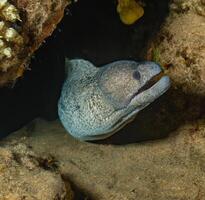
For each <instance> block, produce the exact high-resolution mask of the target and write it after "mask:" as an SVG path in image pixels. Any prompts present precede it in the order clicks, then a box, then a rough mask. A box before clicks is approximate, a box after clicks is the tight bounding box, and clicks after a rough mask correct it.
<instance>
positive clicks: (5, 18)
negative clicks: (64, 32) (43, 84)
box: [0, 0, 68, 86]
mask: <svg viewBox="0 0 205 200" xmlns="http://www.w3.org/2000/svg"><path fill="white" fill-rule="evenodd" d="M67 4H68V1H67V0H62V1H61V0H57V1H50V0H35V1H25V0H16V1H11V2H10V1H9V2H8V1H7V0H3V1H1V4H0V19H1V21H0V22H1V23H0V26H1V27H0V39H1V40H0V45H1V47H0V86H3V85H5V84H6V83H8V82H11V81H14V80H15V79H16V78H18V77H20V76H22V74H23V72H24V70H25V69H26V68H27V67H28V64H29V59H30V57H31V56H32V55H33V52H34V51H35V50H36V49H38V48H39V46H40V45H41V43H42V42H43V41H44V40H45V38H47V37H48V36H49V35H50V34H51V33H52V32H53V30H54V29H55V28H56V25H57V24H58V22H59V21H60V20H61V18H62V17H63V15H64V8H65V7H66V6H67Z"/></svg>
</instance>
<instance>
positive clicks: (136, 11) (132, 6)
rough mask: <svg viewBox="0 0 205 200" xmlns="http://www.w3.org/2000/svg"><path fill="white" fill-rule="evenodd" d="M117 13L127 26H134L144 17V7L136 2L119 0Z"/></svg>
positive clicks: (133, 0)
mask: <svg viewBox="0 0 205 200" xmlns="http://www.w3.org/2000/svg"><path fill="white" fill-rule="evenodd" d="M117 12H118V13H119V15H120V19H121V21H122V22H123V23H124V24H126V25H131V24H134V23H135V22H136V21H137V20H138V19H140V18H141V17H142V16H143V15H144V9H143V7H142V6H141V5H140V4H139V3H137V2H136V1H135V0H118V5H117Z"/></svg>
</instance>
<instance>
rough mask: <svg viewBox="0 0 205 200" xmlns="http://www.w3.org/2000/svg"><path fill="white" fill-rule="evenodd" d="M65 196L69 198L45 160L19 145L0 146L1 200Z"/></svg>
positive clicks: (50, 199) (53, 170)
mask: <svg viewBox="0 0 205 200" xmlns="http://www.w3.org/2000/svg"><path fill="white" fill-rule="evenodd" d="M67 188H69V185H68V184H67ZM66 196H67V199H72V191H71V190H70V191H69V190H66V187H65V183H64V182H63V180H62V178H61V176H60V174H59V173H57V172H55V169H54V164H52V162H50V163H49V157H48V158H46V157H45V158H41V157H38V156H37V155H36V154H35V153H34V152H33V151H32V150H31V149H30V148H29V147H27V146H26V145H24V144H23V143H18V144H17V143H14V142H13V143H10V144H7V145H3V146H1V147H0V199H1V200H6V199H8V200H23V199H29V200H34V199H35V200H37V199H38V200H44V199H45V200H54V199H59V200H60V199H65V198H66ZM69 196H70V197H69Z"/></svg>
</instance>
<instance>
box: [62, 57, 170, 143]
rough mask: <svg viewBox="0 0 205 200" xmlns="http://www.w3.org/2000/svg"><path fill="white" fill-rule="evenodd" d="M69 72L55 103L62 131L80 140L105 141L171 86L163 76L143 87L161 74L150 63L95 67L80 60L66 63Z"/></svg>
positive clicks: (119, 62)
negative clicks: (62, 127) (62, 126)
mask: <svg viewBox="0 0 205 200" xmlns="http://www.w3.org/2000/svg"><path fill="white" fill-rule="evenodd" d="M66 68H67V71H68V74H67V78H66V80H65V83H64V85H63V89H62V93H61V97H60V100H59V104H58V112H59V117H60V120H61V122H62V124H63V125H64V127H65V129H66V130H67V131H68V132H69V133H70V134H71V135H72V136H73V137H75V138H77V139H79V140H99V139H104V138H107V137H109V136H111V135H112V134H114V133H115V132H116V131H117V130H119V129H120V128H121V127H123V126H124V125H125V124H126V123H128V122H129V121H131V119H133V118H134V116H135V115H136V114H137V113H138V112H139V111H140V110H142V109H143V108H145V107H146V106H147V105H149V104H150V103H151V102H153V101H154V100H155V99H156V98H158V97H159V96H161V95H162V94H163V93H164V92H165V91H166V90H167V89H168V88H169V86H170V80H169V77H167V76H163V77H162V78H161V79H160V80H158V81H156V83H155V84H154V85H152V86H149V88H144V89H143V88H142V87H143V86H145V85H146V84H147V83H148V81H150V79H151V78H153V77H154V76H156V75H157V74H159V73H160V72H161V68H160V66H159V65H157V64H156V63H153V62H143V63H137V62H135V61H126V60H125V61H117V62H113V63H111V64H108V65H105V66H103V67H101V68H96V67H95V66H94V65H93V64H92V63H90V62H89V61H86V60H82V59H74V60H66Z"/></svg>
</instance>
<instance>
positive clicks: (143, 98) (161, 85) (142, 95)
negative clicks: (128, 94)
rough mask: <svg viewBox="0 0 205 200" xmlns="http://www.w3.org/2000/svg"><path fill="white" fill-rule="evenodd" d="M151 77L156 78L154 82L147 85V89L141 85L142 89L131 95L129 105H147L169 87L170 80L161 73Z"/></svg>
mask: <svg viewBox="0 0 205 200" xmlns="http://www.w3.org/2000/svg"><path fill="white" fill-rule="evenodd" d="M153 78H156V82H155V83H154V82H153V83H154V84H152V85H151V87H149V88H148V89H146V88H144V86H143V88H144V90H142V91H140V92H137V93H136V94H135V95H134V96H133V98H132V100H131V101H130V104H129V106H133V105H134V106H140V107H141V106H142V107H144V106H146V105H149V104H150V103H151V102H153V101H154V100H155V99H157V98H158V97H159V96H161V95H162V94H163V93H165V92H166V91H167V90H168V89H169V87H170V85H171V82H170V78H169V77H168V76H166V75H164V76H162V74H159V75H158V77H153ZM158 79H159V80H158ZM153 80H154V79H153Z"/></svg>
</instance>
